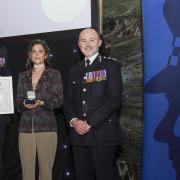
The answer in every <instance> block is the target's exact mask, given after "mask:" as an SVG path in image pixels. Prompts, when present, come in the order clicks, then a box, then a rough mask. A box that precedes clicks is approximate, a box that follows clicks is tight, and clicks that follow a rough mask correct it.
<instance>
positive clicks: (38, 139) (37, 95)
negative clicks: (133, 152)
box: [17, 39, 63, 180]
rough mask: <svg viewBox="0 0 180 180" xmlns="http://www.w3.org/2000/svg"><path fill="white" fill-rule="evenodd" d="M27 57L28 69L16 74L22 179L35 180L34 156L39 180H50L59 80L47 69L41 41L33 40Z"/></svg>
mask: <svg viewBox="0 0 180 180" xmlns="http://www.w3.org/2000/svg"><path fill="white" fill-rule="evenodd" d="M28 57H29V59H28V62H27V67H29V69H28V70H27V71H25V72H22V73H20V74H19V80H18V86H17V109H18V112H20V113H21V119H20V125H19V152H20V159H21V165H22V179H23V180H35V164H36V163H35V162H36V154H37V157H38V164H39V180H51V179H52V168H53V164H54V159H55V153H56V147H57V125H56V119H55V115H54V109H56V108H59V107H61V105H62V101H63V88H62V79H61V75H60V73H59V72H58V71H57V70H54V69H52V68H49V67H48V57H49V47H48V45H47V44H46V42H45V41H43V40H39V39H36V40H33V41H32V42H31V43H30V45H29V47H28Z"/></svg>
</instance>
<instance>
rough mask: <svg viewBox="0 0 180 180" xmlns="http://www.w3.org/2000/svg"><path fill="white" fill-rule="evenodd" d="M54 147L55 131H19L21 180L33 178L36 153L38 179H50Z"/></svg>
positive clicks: (55, 141)
mask: <svg viewBox="0 0 180 180" xmlns="http://www.w3.org/2000/svg"><path fill="white" fill-rule="evenodd" d="M56 149H57V133H56V132H34V133H19V153H20V159H21V166H22V180H35V164H36V154H37V158H38V164H39V180H52V169H53V164H54V159H55V155H56Z"/></svg>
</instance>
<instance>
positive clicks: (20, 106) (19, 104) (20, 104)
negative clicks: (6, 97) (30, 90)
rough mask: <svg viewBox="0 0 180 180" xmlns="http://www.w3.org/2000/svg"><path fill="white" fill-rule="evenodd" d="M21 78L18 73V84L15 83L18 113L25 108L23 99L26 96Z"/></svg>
mask: <svg viewBox="0 0 180 180" xmlns="http://www.w3.org/2000/svg"><path fill="white" fill-rule="evenodd" d="M23 84H24V83H23V78H22V74H21V73H20V74H19V78H18V84H17V97H16V104H17V111H18V112H19V113H22V112H23V111H25V110H26V108H25V107H24V105H23V101H24V99H25V98H26V97H25V93H24V86H23Z"/></svg>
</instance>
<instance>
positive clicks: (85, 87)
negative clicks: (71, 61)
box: [64, 28, 122, 180]
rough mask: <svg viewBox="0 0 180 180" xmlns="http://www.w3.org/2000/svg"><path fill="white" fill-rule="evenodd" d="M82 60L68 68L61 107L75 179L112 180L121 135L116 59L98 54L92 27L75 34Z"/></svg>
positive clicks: (96, 37)
mask: <svg viewBox="0 0 180 180" xmlns="http://www.w3.org/2000/svg"><path fill="white" fill-rule="evenodd" d="M78 43H79V47H80V50H81V52H82V53H83V54H84V56H85V58H84V61H82V62H80V63H79V64H78V65H75V66H73V67H72V68H71V69H70V75H69V82H68V89H67V90H65V91H66V92H68V93H67V94H65V100H64V110H65V115H66V118H67V120H68V121H69V124H70V127H71V128H70V140H71V144H72V149H73V156H74V166H75V178H76V180H114V179H115V175H114V163H115V153H116V150H117V147H118V145H120V144H121V140H122V135H121V129H120V125H119V122H118V115H117V110H118V109H119V106H120V104H121V93H122V90H121V89H122V83H121V69H120V65H119V63H118V62H116V61H114V60H112V59H110V58H105V57H101V55H100V54H99V53H98V51H99V47H100V46H101V43H102V40H101V39H100V36H99V34H98V33H97V31H96V30H95V29H93V28H87V29H84V30H83V31H82V32H81V33H80V35H79V41H78Z"/></svg>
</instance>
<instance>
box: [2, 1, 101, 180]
mask: <svg viewBox="0 0 180 180" xmlns="http://www.w3.org/2000/svg"><path fill="white" fill-rule="evenodd" d="M91 6H92V27H95V28H98V0H96V1H95V0H92V1H91ZM27 23H28V22H27ZM80 31H81V29H76V30H68V31H59V32H51V33H43V34H34V35H25V36H18V37H17V36H16V37H7V38H0V45H3V46H5V47H6V48H7V50H8V67H9V69H10V70H11V72H12V76H13V87H14V99H15V97H16V86H17V79H18V74H19V72H21V71H24V70H25V64H26V59H27V46H28V44H29V43H30V41H31V40H33V39H36V38H40V39H44V40H46V41H47V43H48V45H49V46H50V48H51V50H52V54H53V58H52V59H51V65H52V67H53V68H55V69H58V70H60V72H61V74H62V77H63V83H64V86H65V84H66V78H67V73H68V70H69V68H70V67H71V66H72V65H73V64H75V63H77V62H79V61H80V59H81V58H80V53H79V49H78V46H77V40H78V35H79V32H80ZM56 116H57V124H58V129H59V132H58V137H59V141H58V148H57V153H56V160H55V165H54V173H53V176H54V180H59V179H61V180H66V179H67V180H73V164H72V155H71V148H70V146H69V140H68V129H67V126H66V122H65V118H64V114H63V109H60V110H59V111H57V112H56ZM19 117H20V115H19V114H18V113H17V112H16V104H15V113H14V115H12V116H11V122H10V124H9V125H8V127H7V133H6V144H5V155H4V170H5V174H4V176H5V179H7V180H20V179H21V165H20V159H19V152H18V126H19ZM37 172H38V169H37Z"/></svg>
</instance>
